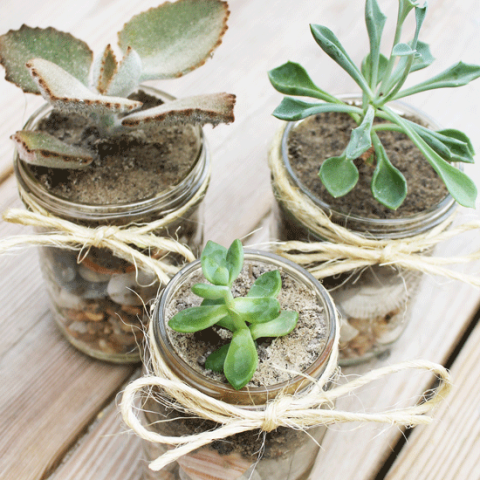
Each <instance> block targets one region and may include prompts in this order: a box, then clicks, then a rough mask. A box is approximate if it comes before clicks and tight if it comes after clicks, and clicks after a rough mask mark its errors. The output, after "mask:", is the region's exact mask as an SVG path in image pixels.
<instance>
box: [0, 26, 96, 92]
mask: <svg viewBox="0 0 480 480" xmlns="http://www.w3.org/2000/svg"><path fill="white" fill-rule="evenodd" d="M32 58H43V59H45V60H49V61H51V62H54V63H56V64H57V65H59V66H60V67H62V68H63V69H64V70H65V71H67V72H68V73H70V75H72V76H74V77H75V78H76V79H77V80H78V81H80V82H81V83H82V84H84V85H88V75H89V72H90V66H91V64H92V59H93V53H92V51H91V50H90V48H89V47H88V45H87V44H86V43H85V42H82V41H81V40H78V39H77V38H75V37H73V36H72V35H70V34H69V33H65V32H60V31H58V30H55V29H54V28H51V27H49V28H30V27H27V26H26V25H22V26H21V27H20V29H19V30H10V31H9V32H7V33H6V34H5V35H2V36H0V63H1V64H2V65H3V66H4V67H5V70H6V76H5V79H6V80H8V81H9V82H12V83H14V84H16V85H17V86H19V87H20V88H21V89H23V91H24V92H28V93H36V94H39V93H40V90H39V89H38V87H37V85H36V83H35V82H34V81H33V79H32V78H31V76H30V74H29V72H28V70H27V68H26V67H25V64H26V63H27V62H28V61H30V60H31V59H32Z"/></svg>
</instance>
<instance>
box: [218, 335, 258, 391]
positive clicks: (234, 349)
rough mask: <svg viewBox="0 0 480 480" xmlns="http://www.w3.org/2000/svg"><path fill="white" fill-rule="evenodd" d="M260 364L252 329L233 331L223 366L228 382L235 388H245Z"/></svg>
mask: <svg viewBox="0 0 480 480" xmlns="http://www.w3.org/2000/svg"><path fill="white" fill-rule="evenodd" d="M257 366H258V355H257V349H256V348H255V343H254V342H253V339H252V336H251V335H250V330H249V329H248V328H241V329H240V330H237V331H236V332H234V333H233V338H232V342H231V343H230V347H229V349H228V353H227V357H226V358H225V364H224V367H223V370H224V373H225V376H226V377H227V380H228V383H230V385H231V386H232V387H233V388H234V389H235V390H240V389H241V388H243V387H244V386H245V385H246V384H247V383H248V382H249V381H250V380H251V379H252V377H253V374H254V373H255V370H256V369H257Z"/></svg>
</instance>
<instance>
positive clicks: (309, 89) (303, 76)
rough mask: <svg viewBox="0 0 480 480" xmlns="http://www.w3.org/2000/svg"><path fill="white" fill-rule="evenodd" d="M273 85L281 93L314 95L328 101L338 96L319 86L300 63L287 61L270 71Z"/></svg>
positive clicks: (269, 75) (302, 95) (313, 96)
mask: <svg viewBox="0 0 480 480" xmlns="http://www.w3.org/2000/svg"><path fill="white" fill-rule="evenodd" d="M268 78H269V79H270V83H271V84H272V85H273V87H274V88H275V89H276V90H277V91H279V92H280V93H285V94H287V95H295V96H299V97H312V98H318V99H320V100H325V101H326V102H335V101H336V98H335V97H334V96H333V95H330V94H329V93H327V92H324V91H323V90H322V89H320V88H318V87H317V86H316V85H315V84H314V83H313V81H312V79H311V78H310V77H309V75H308V73H307V71H306V70H305V69H304V68H303V67H302V66H301V65H299V64H298V63H294V62H287V63H284V64H283V65H280V66H279V67H277V68H274V69H273V70H270V71H269V72H268Z"/></svg>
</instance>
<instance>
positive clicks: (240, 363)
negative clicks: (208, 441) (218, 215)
mask: <svg viewBox="0 0 480 480" xmlns="http://www.w3.org/2000/svg"><path fill="white" fill-rule="evenodd" d="M201 263H202V272H203V275H204V276H205V278H206V279H207V280H208V281H209V282H210V284H207V283H197V284H196V285H194V286H193V287H192V292H193V293H195V294H196V295H198V296H199V297H201V298H203V301H202V304H201V305H200V306H199V307H193V308H187V309H185V310H182V311H180V312H179V313H177V314H176V315H174V316H173V317H172V318H171V319H170V321H169V322H168V324H169V326H170V328H172V329H173V330H175V331H177V332H183V333H194V332H198V331H200V330H205V329H206V328H209V327H212V326H214V325H217V326H219V327H222V328H226V329H227V330H230V331H231V332H232V340H231V342H230V343H228V344H226V345H223V346H222V347H220V348H219V349H218V350H216V351H214V352H213V353H212V354H211V355H209V357H208V358H207V360H206V363H205V368H207V369H209V370H214V371H216V372H219V373H224V374H225V377H226V378H227V380H228V382H229V383H230V385H232V387H233V388H235V389H236V390H239V389H241V388H243V387H244V386H245V385H246V384H247V383H248V382H249V381H250V380H251V379H252V377H253V374H254V373H255V371H256V369H257V366H258V355H257V348H256V345H255V341H256V340H257V339H258V338H261V337H282V336H284V335H288V334H289V333H290V332H291V331H292V330H293V329H294V328H295V326H296V324H297V321H298V313H297V312H293V311H290V310H283V311H282V310H281V307H280V303H279V302H278V300H277V298H276V297H277V296H278V294H279V293H280V290H281V288H282V280H281V277H280V272H279V271H278V270H273V271H270V272H265V273H264V274H262V275H260V276H259V277H258V278H257V279H256V280H255V282H254V284H253V285H252V286H251V288H250V290H249V292H248V294H247V296H246V297H237V298H233V295H232V292H231V288H232V285H233V282H234V281H235V280H236V279H237V277H238V275H239V274H240V272H241V270H242V267H243V247H242V244H241V242H240V240H235V241H234V242H233V243H232V245H230V248H229V249H228V250H227V249H226V248H225V247H222V246H221V245H218V244H217V243H215V242H212V241H209V242H208V243H207V245H206V246H205V249H204V250H203V252H202V256H201Z"/></svg>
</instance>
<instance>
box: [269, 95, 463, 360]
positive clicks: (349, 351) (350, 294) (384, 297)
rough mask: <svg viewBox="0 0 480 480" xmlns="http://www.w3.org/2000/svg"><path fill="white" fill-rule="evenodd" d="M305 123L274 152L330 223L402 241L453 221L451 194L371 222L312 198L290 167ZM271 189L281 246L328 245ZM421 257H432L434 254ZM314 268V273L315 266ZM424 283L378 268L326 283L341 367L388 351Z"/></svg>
mask: <svg viewBox="0 0 480 480" xmlns="http://www.w3.org/2000/svg"><path fill="white" fill-rule="evenodd" d="M340 98H341V99H342V100H344V101H346V102H352V103H355V102H358V100H359V97H358V96H340ZM392 108H393V109H394V110H395V111H396V112H397V113H399V114H401V115H409V116H414V117H417V118H418V119H419V120H420V121H421V123H422V124H424V125H425V126H427V127H428V128H431V129H433V130H437V129H439V128H440V127H439V126H438V124H436V123H435V122H434V121H433V120H432V119H430V117H428V116H426V115H425V114H424V113H422V112H420V111H418V110H417V109H415V108H413V107H410V106H408V105H406V104H404V103H403V102H392ZM305 120H307V119H305ZM305 120H300V121H297V122H287V123H286V125H285V127H284V131H283V135H282V136H281V140H280V141H281V145H274V148H272V152H274V151H276V152H279V154H280V156H281V162H282V165H283V167H284V171H285V173H286V175H287V178H288V181H289V183H290V184H291V185H293V186H294V188H296V189H298V192H299V193H300V195H302V196H304V197H305V198H306V199H308V200H310V201H311V202H313V204H314V205H315V206H316V207H318V208H319V209H321V210H323V211H324V212H325V213H326V214H327V215H328V216H329V218H330V220H331V221H332V222H334V223H337V224H339V225H341V226H343V227H345V228H348V229H349V230H350V231H351V232H353V233H356V234H360V235H363V236H365V237H366V238H368V239H372V240H378V241H383V240H401V239H406V238H409V237H412V236H415V235H419V234H425V233H427V232H429V231H431V230H432V229H433V228H435V227H436V226H437V225H439V224H440V223H442V222H443V221H445V220H446V219H448V218H449V217H450V216H451V215H453V213H454V211H455V209H456V206H457V204H456V202H455V200H454V199H453V197H452V196H451V195H450V194H447V195H446V196H445V197H444V198H443V199H442V200H441V201H440V202H439V203H437V204H436V205H434V206H432V207H431V208H428V209H426V210H423V211H421V212H419V213H416V214H413V215H411V216H408V217H404V218H391V219H388V218H387V219H381V218H368V217H364V216H359V215H356V214H352V213H345V212H342V211H339V210H338V209H335V208H334V207H332V206H331V205H330V204H328V203H327V202H326V201H324V200H323V199H321V198H319V197H318V196H316V195H315V194H313V193H312V191H311V190H310V189H309V188H307V186H306V185H305V184H304V183H302V182H301V180H300V179H299V178H298V176H297V175H296V173H295V172H294V170H293V168H292V166H291V164H290V161H289V156H288V139H289V135H290V132H292V130H293V129H295V127H296V126H298V125H299V124H300V123H301V122H304V121H305ZM272 154H274V153H272ZM425 161H426V160H425ZM272 188H273V191H274V195H275V199H276V202H275V207H274V217H275V222H274V224H273V225H272V232H271V235H272V237H273V238H274V239H276V240H279V241H291V240H298V241H303V242H321V241H324V240H325V239H324V238H322V237H321V236H319V235H317V234H316V233H315V232H313V231H312V229H311V228H310V227H309V225H308V224H307V223H305V222H304V221H302V220H300V219H298V218H297V217H296V216H295V214H294V213H293V212H292V209H291V208H290V206H289V205H288V202H286V201H284V200H283V198H282V193H281V192H280V191H279V189H278V187H277V185H276V183H275V179H273V180H272ZM422 254H423V255H431V254H432V250H429V251H425V252H422ZM310 267H311V268H313V267H315V265H311V266H310ZM421 277H422V273H420V272H416V271H412V270H406V269H403V268H398V267H396V266H393V265H388V266H380V265H374V266H370V267H367V268H360V269H356V270H352V271H351V272H347V273H344V274H340V275H336V276H332V277H328V278H325V279H323V280H322V282H323V284H324V286H325V287H326V288H327V289H328V290H329V292H330V294H331V296H332V298H333V300H334V302H335V305H336V307H337V308H338V310H339V314H340V318H341V330H340V332H341V333H340V356H339V364H340V365H342V366H344V365H352V364H357V363H362V362H365V361H367V360H370V359H371V358H374V357H376V356H378V355H381V354H383V353H385V352H387V351H388V350H389V349H390V347H391V345H392V344H393V343H394V342H396V341H397V340H398V338H399V337H400V335H401V334H402V332H403V331H404V329H405V327H406V325H407V322H408V320H409V319H410V317H411V313H412V304H413V302H414V300H415V297H416V295H417V293H418V290H419V288H418V287H419V283H420V280H421Z"/></svg>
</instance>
